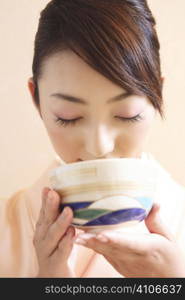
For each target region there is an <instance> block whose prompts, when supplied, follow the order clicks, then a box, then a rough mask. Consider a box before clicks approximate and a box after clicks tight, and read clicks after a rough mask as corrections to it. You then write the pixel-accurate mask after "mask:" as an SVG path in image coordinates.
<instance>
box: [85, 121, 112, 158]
mask: <svg viewBox="0 0 185 300" xmlns="http://www.w3.org/2000/svg"><path fill="white" fill-rule="evenodd" d="M114 146H115V141H114V137H113V136H112V134H111V132H110V131H109V130H108V128H106V127H105V126H97V127H95V128H92V129H91V130H89V131H88V132H87V134H86V137H85V147H86V152H87V154H88V156H90V157H91V159H92V158H94V159H98V158H106V157H108V156H109V154H110V153H112V152H113V151H114Z"/></svg>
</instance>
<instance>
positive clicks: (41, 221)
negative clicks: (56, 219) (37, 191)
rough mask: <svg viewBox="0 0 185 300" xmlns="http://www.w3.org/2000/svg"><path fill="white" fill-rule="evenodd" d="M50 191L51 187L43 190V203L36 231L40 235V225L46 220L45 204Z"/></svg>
mask: <svg viewBox="0 0 185 300" xmlns="http://www.w3.org/2000/svg"><path fill="white" fill-rule="evenodd" d="M49 191H50V188H48V187H45V188H43V190H42V194H41V198H42V205H41V209H40V213H39V217H38V220H37V222H36V224H35V231H36V234H38V235H40V227H41V225H42V223H43V220H44V210H45V205H46V198H47V194H48V193H49Z"/></svg>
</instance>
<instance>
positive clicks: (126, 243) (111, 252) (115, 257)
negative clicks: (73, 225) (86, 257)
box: [75, 204, 185, 277]
mask: <svg viewBox="0 0 185 300" xmlns="http://www.w3.org/2000/svg"><path fill="white" fill-rule="evenodd" d="M159 208H160V207H159V205H158V204H155V205H154V206H153V208H152V210H151V212H150V214H149V215H148V217H147V218H146V219H145V224H146V226H147V228H148V230H149V233H146V234H138V233H132V234H130V233H129V234H128V232H127V233H126V232H125V233H123V232H118V231H117V232H115V231H112V232H111V231H104V232H102V233H101V234H97V235H96V234H90V233H89V234H88V233H84V234H80V235H78V237H77V238H76V241H75V242H76V243H77V244H81V245H84V246H85V247H88V248H91V249H93V250H94V251H96V252H97V253H100V254H102V255H103V256H104V257H105V258H106V259H107V260H108V262H109V263H110V264H111V265H112V266H113V267H114V268H115V269H116V270H117V271H118V272H119V273H120V274H122V275H123V276H124V277H185V258H184V255H183V253H182V252H181V250H180V248H179V246H178V245H177V243H176V241H175V239H174V237H173V235H172V234H171V233H170V232H169V230H168V228H166V226H165V225H164V224H163V223H162V220H161V219H160V216H159Z"/></svg>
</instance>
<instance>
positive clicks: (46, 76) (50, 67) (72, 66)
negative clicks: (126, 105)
mask: <svg viewBox="0 0 185 300" xmlns="http://www.w3.org/2000/svg"><path fill="white" fill-rule="evenodd" d="M40 81H43V82H45V83H47V85H49V86H50V87H52V88H59V87H60V88H61V89H65V90H66V89H67V90H70V91H71V90H73V91H74V92H76V93H78V91H81V90H82V89H83V90H84V93H85V91H87V93H88V94H87V95H85V94H84V98H87V96H89V94H93V93H94V92H96V95H97V94H99V93H100V94H102V92H103V91H104V92H106V93H107V94H108V95H109V97H111V96H115V92H117V93H118V94H119V92H120V93H121V92H124V91H125V90H124V89H123V88H122V87H119V86H118V85H116V84H114V83H113V82H112V81H110V80H109V79H107V78H106V77H105V76H103V75H102V74H101V73H99V72H97V71H96V70H94V69H93V68H92V67H91V66H89V65H88V64H87V63H86V62H85V61H84V60H83V59H81V58H80V57H79V56H78V55H77V54H75V53H74V52H73V51H70V50H66V51H63V52H60V53H57V54H54V55H52V56H50V57H48V58H47V59H46V60H45V62H44V63H43V67H42V76H41V79H40Z"/></svg>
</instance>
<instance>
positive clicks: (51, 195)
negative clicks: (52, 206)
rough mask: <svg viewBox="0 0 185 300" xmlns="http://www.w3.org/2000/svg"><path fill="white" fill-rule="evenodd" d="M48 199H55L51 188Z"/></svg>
mask: <svg viewBox="0 0 185 300" xmlns="http://www.w3.org/2000/svg"><path fill="white" fill-rule="evenodd" d="M48 199H49V200H53V192H52V191H51V190H50V191H49V193H48Z"/></svg>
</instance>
